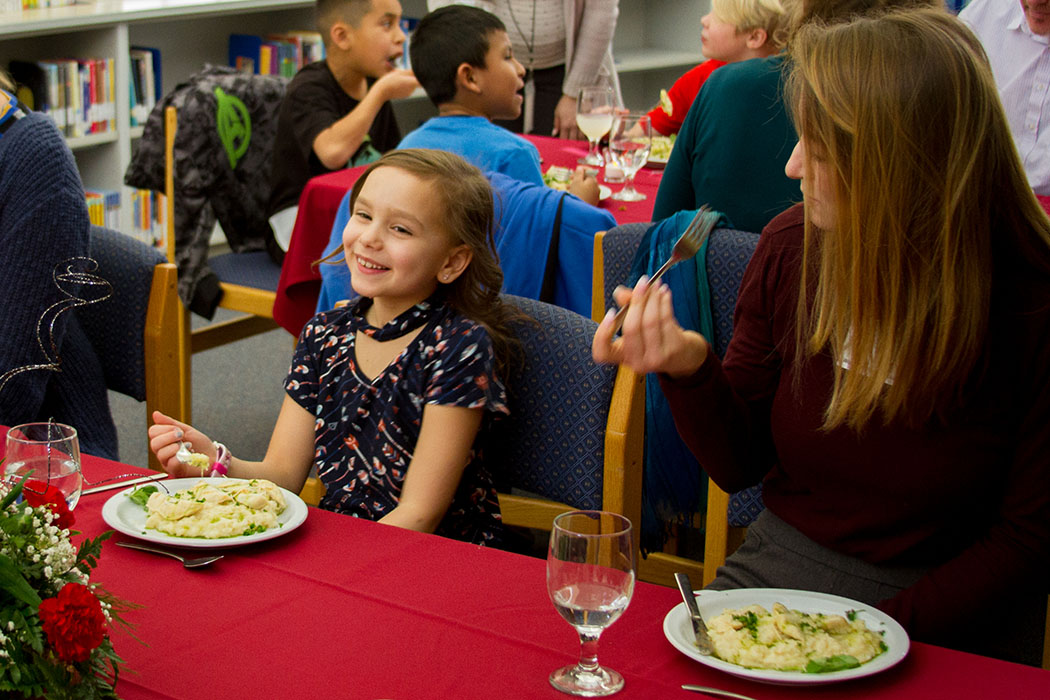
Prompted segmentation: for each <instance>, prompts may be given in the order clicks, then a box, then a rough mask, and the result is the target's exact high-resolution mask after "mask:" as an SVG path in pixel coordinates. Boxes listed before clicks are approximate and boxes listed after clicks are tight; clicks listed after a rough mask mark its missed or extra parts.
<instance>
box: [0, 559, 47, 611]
mask: <svg viewBox="0 0 1050 700" xmlns="http://www.w3.org/2000/svg"><path fill="white" fill-rule="evenodd" d="M0 588H2V589H4V590H5V591H7V592H8V593H10V594H11V595H12V596H14V597H15V598H16V599H17V600H20V601H22V602H23V603H25V604H26V605H31V606H33V607H34V609H35V608H36V607H38V606H39V605H40V596H39V595H37V592H36V591H35V590H33V587H32V586H30V585H29V582H28V581H26V578H25V576H23V575H22V572H20V571H19V570H18V565H17V564H15V562H13V561H12V560H11V558H10V557H8V556H7V555H5V554H0Z"/></svg>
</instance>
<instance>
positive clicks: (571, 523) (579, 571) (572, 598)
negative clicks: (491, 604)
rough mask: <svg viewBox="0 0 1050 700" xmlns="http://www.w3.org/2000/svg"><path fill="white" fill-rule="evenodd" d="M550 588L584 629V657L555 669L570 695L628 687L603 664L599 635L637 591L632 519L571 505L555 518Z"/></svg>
mask: <svg viewBox="0 0 1050 700" xmlns="http://www.w3.org/2000/svg"><path fill="white" fill-rule="evenodd" d="M547 592H548V593H549V594H550V597H551V601H552V602H553V603H554V607H555V609H556V610H557V611H558V613H559V614H560V615H561V616H562V617H563V618H565V620H566V621H567V622H568V623H569V624H570V625H572V626H573V627H575V628H576V632H577V633H578V634H579V635H580V661H579V663H577V664H575V665H573V666H566V667H564V668H560V669H558V670H556V671H554V672H553V673H552V674H551V675H550V683H551V685H553V686H554V687H555V688H557V689H558V690H560V691H562V692H564V693H568V694H570V695H580V696H584V697H600V696H603V695H611V694H612V693H615V692H617V691H618V690H620V689H621V688H623V676H621V675H620V674H619V673H617V672H616V671H613V670H611V669H607V668H602V667H601V666H599V665H598V638H599V637H600V636H601V633H602V630H604V629H605V628H606V627H608V626H609V625H611V624H612V623H613V622H615V621H616V620H617V619H618V618H619V617H620V615H621V614H623V611H624V610H626V609H627V604H628V603H629V602H630V601H631V594H632V593H633V592H634V537H633V535H632V530H631V521H630V520H628V519H627V518H625V517H623V516H622V515H617V514H616V513H608V512H605V511H596V510H590V511H571V512H569V513H563V514H562V515H559V516H558V517H557V518H555V519H554V527H553V528H552V529H551V539H550V547H549V548H548V550H547Z"/></svg>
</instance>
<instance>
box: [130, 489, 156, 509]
mask: <svg viewBox="0 0 1050 700" xmlns="http://www.w3.org/2000/svg"><path fill="white" fill-rule="evenodd" d="M156 492H157V487H156V486H143V487H141V488H137V489H135V490H134V491H132V492H131V493H129V494H128V498H130V499H131V501H132V503H136V504H138V505H140V506H142V507H143V508H145V507H146V501H148V500H149V497H150V496H152V495H153V494H155V493H156Z"/></svg>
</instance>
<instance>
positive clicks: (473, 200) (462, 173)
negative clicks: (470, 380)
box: [340, 148, 521, 378]
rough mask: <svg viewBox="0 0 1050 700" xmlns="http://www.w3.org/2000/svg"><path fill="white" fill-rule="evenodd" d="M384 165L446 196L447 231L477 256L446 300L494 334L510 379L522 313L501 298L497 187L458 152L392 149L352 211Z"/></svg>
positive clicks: (499, 364) (353, 194)
mask: <svg viewBox="0 0 1050 700" xmlns="http://www.w3.org/2000/svg"><path fill="white" fill-rule="evenodd" d="M382 167H391V168H399V169H401V170H404V171H406V172H409V173H412V174H413V175H415V176H416V177H418V178H420V179H422V180H426V181H429V182H433V183H434V184H435V187H434V192H435V194H436V195H437V196H438V197H440V198H441V205H442V209H443V211H444V213H445V217H444V221H443V222H442V224H443V226H444V228H445V229H446V230H447V231H448V233H449V234H450V235H451V236H452V237H453V242H454V245H466V246H467V247H469V248H470V250H471V253H472V256H473V257H472V259H471V261H470V264H469V265H467V268H466V269H465V270H464V271H463V273H462V274H461V275H460V276H459V277H457V278H456V279H455V280H453V281H452V282H450V283H448V284H443V285H442V286H444V287H445V301H446V303H448V305H449V306H451V307H452V308H454V309H455V310H456V311H458V312H459V313H461V314H463V315H464V316H466V317H467V318H470V319H471V320H473V321H475V322H476V323H478V324H480V325H481V326H483V327H484V328H485V330H486V331H488V334H489V337H490V338H492V346H493V350H494V352H495V355H496V370H497V373H498V374H500V375H501V376H502V377H504V378H505V377H506V370H507V367H508V363H509V361H510V360H511V359H512V358H513V357H515V356H516V350H517V348H518V342H517V339H516V336H515V335H514V333H513V332H512V331H511V330H510V328H509V323H510V322H511V321H513V320H515V319H517V318H519V317H520V316H521V314H520V312H518V311H517V310H516V309H514V308H513V307H510V306H508V305H507V304H504V303H503V301H502V300H501V299H500V296H499V294H500V289H501V288H502V287H503V270H502V269H500V266H499V258H498V256H497V255H496V247H495V241H494V239H493V228H494V225H493V224H494V219H493V204H492V185H491V184H489V181H488V180H487V179H486V178H485V176H484V175H482V174H481V171H480V170H478V169H477V168H476V167H474V166H473V165H471V164H470V163H468V162H467V161H465V160H463V158H461V157H460V156H458V155H455V154H453V153H448V152H446V151H437V150H430V149H421V148H407V149H403V150H396V151H390V152H389V153H387V154H385V155H384V156H383V157H382V158H380V159H379V160H377V161H375V162H374V163H372V164H371V165H370V166H369V168H368V169H367V170H366V171H365V172H364V173H362V175H361V177H359V178H358V179H357V182H355V183H354V186H353V189H351V191H350V211H353V207H354V203H355V202H356V201H357V197H358V195H359V194H360V193H361V188H362V187H364V184H365V181H366V180H367V179H368V176H369V175H371V174H372V172H373V171H374V170H376V169H377V168H382ZM340 252H341V251H340Z"/></svg>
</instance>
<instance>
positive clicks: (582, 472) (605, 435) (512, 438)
mask: <svg viewBox="0 0 1050 700" xmlns="http://www.w3.org/2000/svg"><path fill="white" fill-rule="evenodd" d="M505 298H506V299H507V301H508V302H509V303H511V304H513V305H515V306H517V307H518V308H519V309H520V310H521V311H523V312H524V313H525V314H527V315H528V316H530V317H532V319H534V320H535V322H536V323H530V322H523V323H519V324H517V326H516V328H515V331H516V333H517V335H518V338H519V340H520V341H521V343H522V348H523V352H524V357H523V358H522V361H521V363H520V364H517V365H516V366H515V367H513V368H512V371H511V376H510V377H509V379H508V382H507V384H508V392H509V402H510V405H509V408H510V411H511V413H510V416H508V417H506V418H504V419H502V420H501V421H498V422H497V424H496V426H495V428H494V430H493V431H492V432H491V433H490V435H489V437H490V439H489V440H488V442H487V443H486V445H485V455H486V459H487V460H488V462H489V463H490V464H492V465H493V466H494V469H497V470H498V471H499V474H498V475H497V480H501V479H502V483H501V484H500V495H499V498H500V508H501V510H502V512H503V521H504V522H505V523H506V524H508V525H511V526H519V527H528V528H535V529H540V530H548V531H549V530H550V529H551V527H552V524H553V521H554V518H556V517H557V516H558V515H560V514H561V513H564V512H567V511H570V510H575V509H601V510H608V511H613V512H616V513H620V514H622V515H625V516H627V517H628V518H629V519H630V520H631V522H632V523H634V524H635V526H636V527H635V533H634V535H635V545H636V546H637V544H638V536H639V533H638V530H637V524H638V523H639V522H641V507H642V505H641V486H642V429H643V426H642V423H643V420H644V409H645V407H644V392H643V390H642V388H643V379H642V377H639V376H638V375H636V374H635V373H634V372H632V371H630V370H628V369H626V368H613V367H607V366H602V365H598V364H595V363H594V361H593V360H592V359H591V353H590V346H591V339H592V338H593V336H594V330H595V328H596V325H595V323H594V322H593V321H590V320H588V319H586V318H584V317H582V316H580V315H579V314H577V313H575V312H572V311H569V310H567V309H563V308H560V307H557V306H554V305H552V304H546V303H544V302H541V301H536V300H534V299H525V298H522V297H513V296H509V295H508V296H506V297H505Z"/></svg>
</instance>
